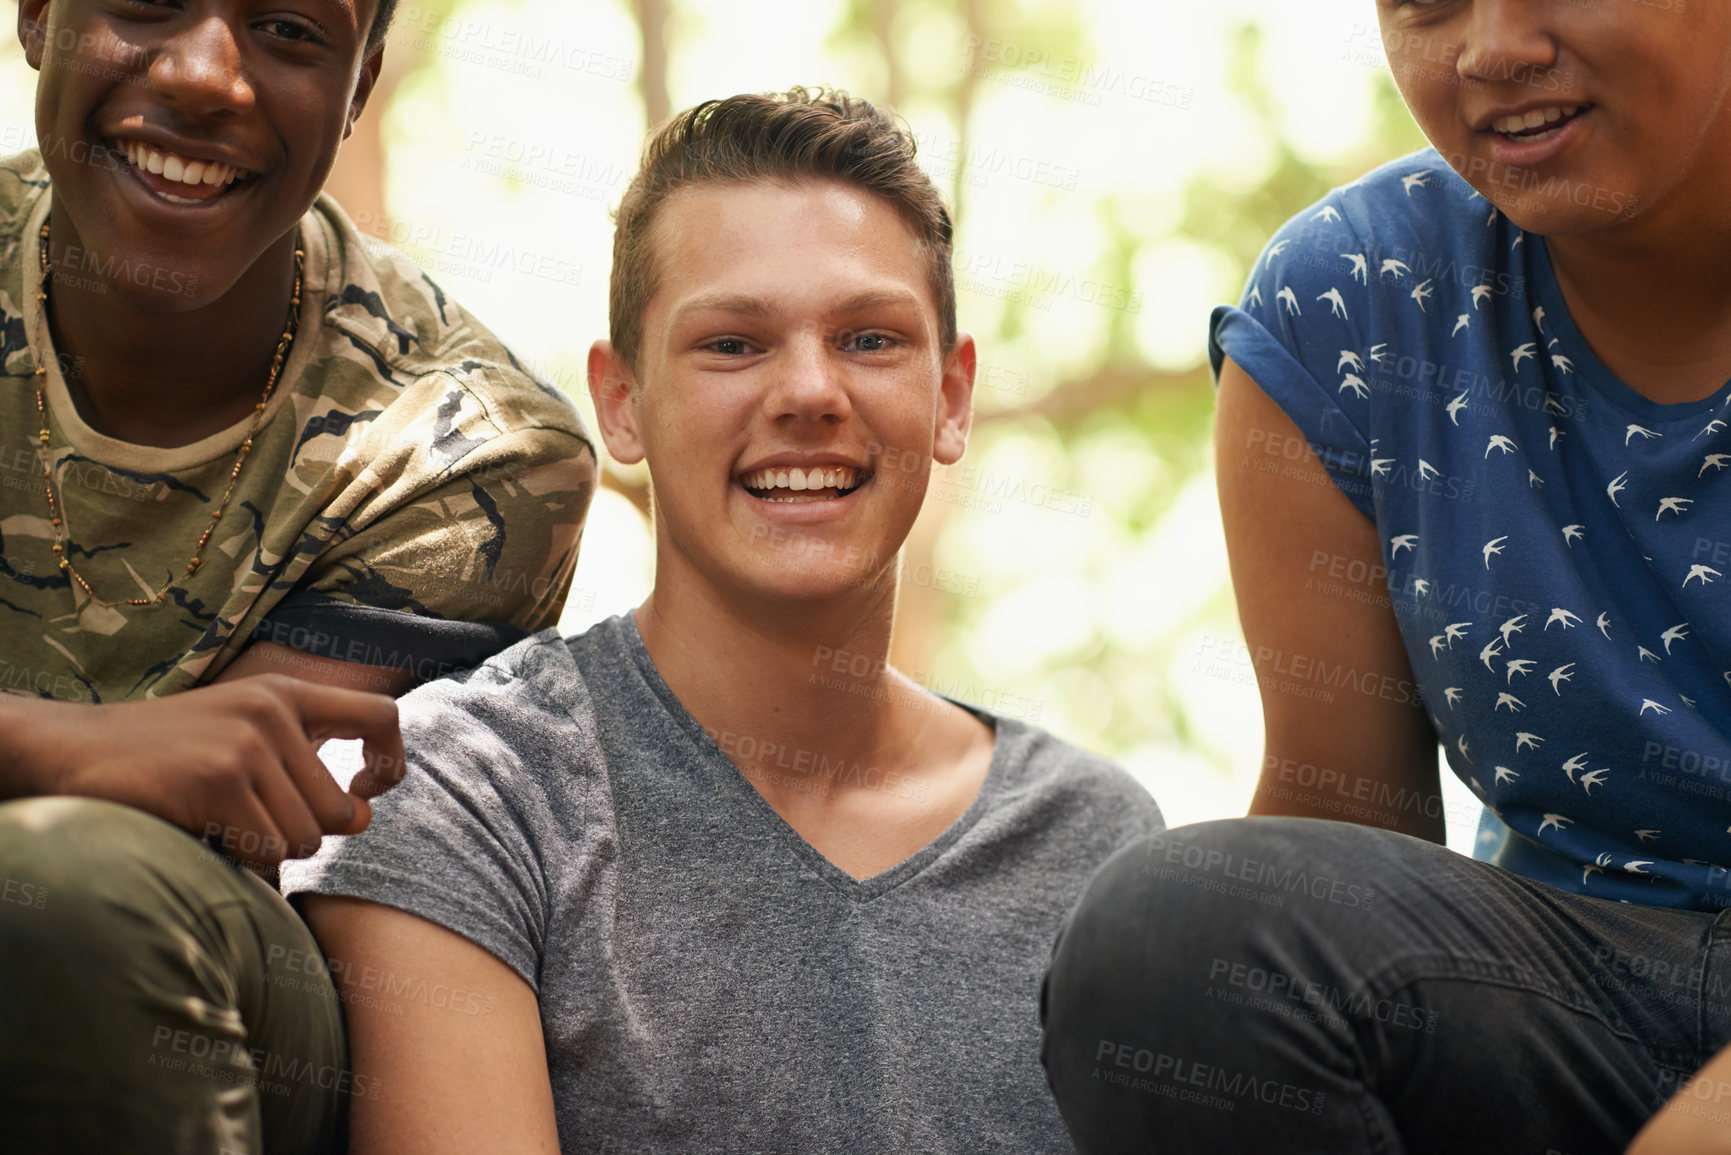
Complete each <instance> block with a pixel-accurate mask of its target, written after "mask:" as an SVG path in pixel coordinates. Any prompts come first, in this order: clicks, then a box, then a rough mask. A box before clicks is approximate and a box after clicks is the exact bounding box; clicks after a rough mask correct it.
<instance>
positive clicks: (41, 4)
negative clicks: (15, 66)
mask: <svg viewBox="0 0 1731 1155" xmlns="http://www.w3.org/2000/svg"><path fill="white" fill-rule="evenodd" d="M47 14H48V0H18V43H20V44H22V45H23V46H24V60H25V62H26V63H28V64H29V65H30V67H32V68H34V69H35V70H36V71H38V72H41V71H42V49H43V46H44V45H45V44H47V42H48V33H47V31H46V30H45V29H44V28H43V27H42V24H43V20H44V17H46V16H47Z"/></svg>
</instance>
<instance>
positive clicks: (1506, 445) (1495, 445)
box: [1485, 433, 1515, 457]
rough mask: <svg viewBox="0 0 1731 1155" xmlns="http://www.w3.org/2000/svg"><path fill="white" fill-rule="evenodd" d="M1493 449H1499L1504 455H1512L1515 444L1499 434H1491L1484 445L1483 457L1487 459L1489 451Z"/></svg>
mask: <svg viewBox="0 0 1731 1155" xmlns="http://www.w3.org/2000/svg"><path fill="white" fill-rule="evenodd" d="M1493 449H1500V450H1502V451H1503V452H1504V453H1513V452H1514V451H1515V443H1514V441H1513V440H1511V439H1510V438H1508V437H1505V436H1504V435H1503V434H1501V433H1493V434H1491V439H1490V440H1489V441H1488V442H1486V443H1485V456H1486V457H1489V456H1490V455H1491V450H1493Z"/></svg>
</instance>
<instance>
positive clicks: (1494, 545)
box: [1481, 533, 1509, 569]
mask: <svg viewBox="0 0 1731 1155" xmlns="http://www.w3.org/2000/svg"><path fill="white" fill-rule="evenodd" d="M1507 540H1509V535H1508V534H1506V533H1505V534H1503V536H1501V537H1494V538H1492V539H1491V540H1490V541H1487V542H1485V548H1484V549H1483V550H1482V551H1481V552H1482V553H1483V554H1484V555H1485V568H1486V569H1490V568H1491V555H1492V554H1498V553H1502V552H1503V547H1502V543H1503V542H1505V541H1507Z"/></svg>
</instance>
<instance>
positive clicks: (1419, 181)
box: [1400, 168, 1430, 196]
mask: <svg viewBox="0 0 1731 1155" xmlns="http://www.w3.org/2000/svg"><path fill="white" fill-rule="evenodd" d="M1400 183H1401V184H1402V185H1403V186H1404V187H1405V188H1406V195H1407V196H1411V195H1412V190H1413V189H1415V188H1427V187H1429V185H1430V169H1428V168H1421V169H1419V170H1418V171H1417V172H1415V173H1411V174H1409V175H1407V176H1403V177H1401V178H1400Z"/></svg>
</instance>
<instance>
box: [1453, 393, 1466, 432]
mask: <svg viewBox="0 0 1731 1155" xmlns="http://www.w3.org/2000/svg"><path fill="white" fill-rule="evenodd" d="M1466 407H1467V395H1466V394H1465V393H1462V394H1461V395H1460V396H1459V397H1456V398H1455V399H1454V400H1453V401H1450V402H1449V403H1448V411H1449V420H1450V421H1453V422H1454V423H1455V424H1456V425H1459V424H1460V423H1461V410H1462V409H1465V408H1466Z"/></svg>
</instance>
